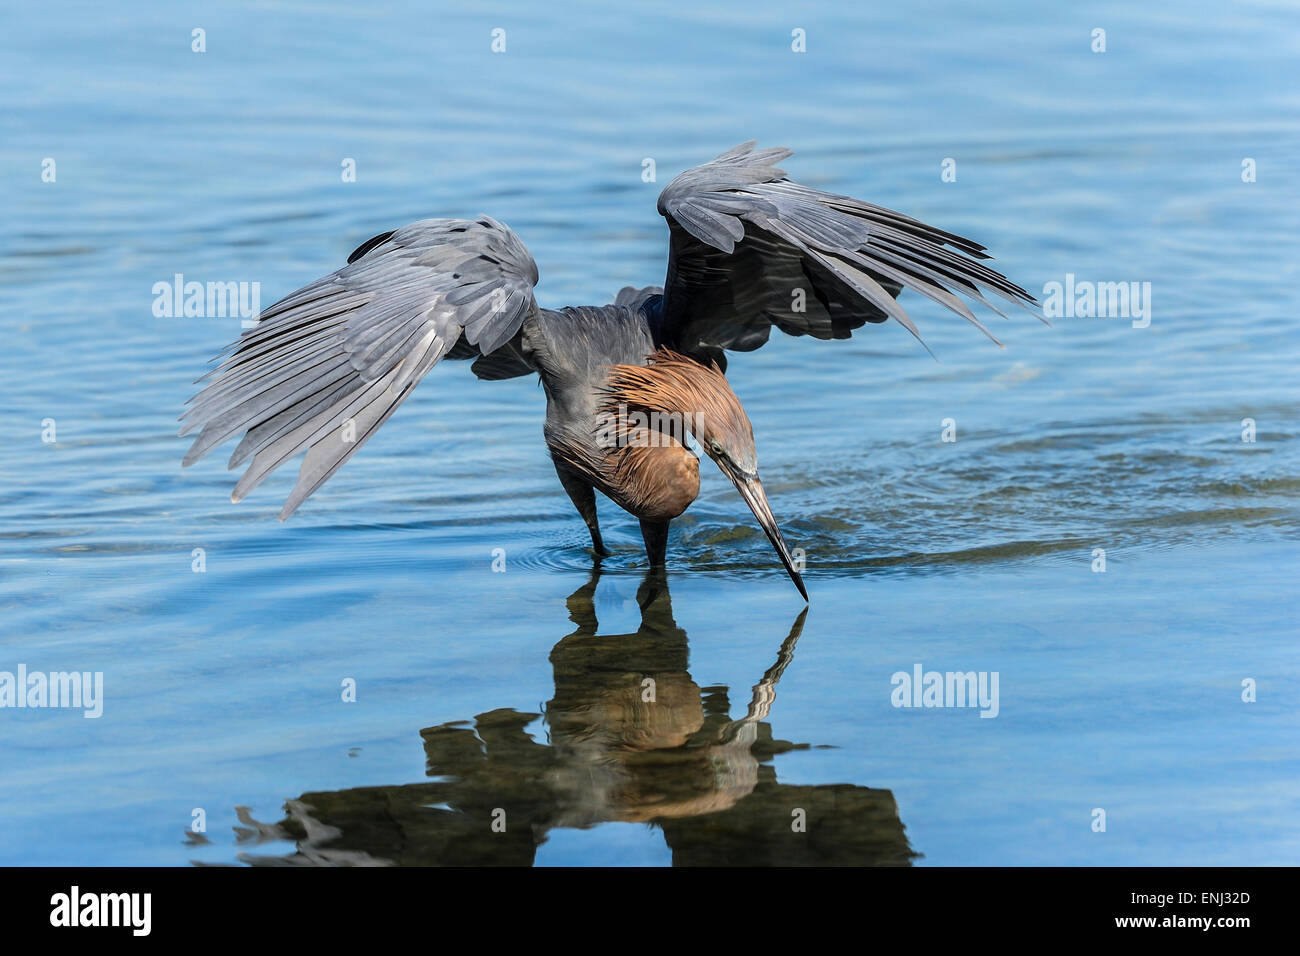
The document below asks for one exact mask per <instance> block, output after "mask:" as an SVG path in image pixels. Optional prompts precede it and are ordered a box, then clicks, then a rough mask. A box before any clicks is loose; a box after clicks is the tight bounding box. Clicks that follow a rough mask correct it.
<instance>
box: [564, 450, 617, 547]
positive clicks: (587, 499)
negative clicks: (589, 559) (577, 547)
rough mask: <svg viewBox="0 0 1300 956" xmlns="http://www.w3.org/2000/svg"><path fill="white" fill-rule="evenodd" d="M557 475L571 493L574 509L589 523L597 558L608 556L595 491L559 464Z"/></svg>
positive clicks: (588, 527)
mask: <svg viewBox="0 0 1300 956" xmlns="http://www.w3.org/2000/svg"><path fill="white" fill-rule="evenodd" d="M555 473H556V474H557V475H559V476H560V484H562V485H564V490H565V491H567V492H568V493H569V500H570V501H572V502H573V507H575V508H577V509H578V514H580V515H582V520H583V521H585V522H587V530H588V531H590V532H591V547H592V549H593V550H594V551H595V552H596V557H598V558H603V557H606V556H608V555H609V552H608V551H607V550H605V542H604V540H603V539H602V538H601V537H600V522H599V521H598V520H597V519H596V491H595V489H594V488H592V487H591V485H589V484H588V483H587V482H585V481H583V480H582V479H581V478H579V477H578V476H577V475H574V474H572V473H571V472H568V471H566V470H565V469H564V468H561V467H560V466H559V465H558V464H557V465H556V467H555Z"/></svg>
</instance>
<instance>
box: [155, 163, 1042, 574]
mask: <svg viewBox="0 0 1300 956" xmlns="http://www.w3.org/2000/svg"><path fill="white" fill-rule="evenodd" d="M753 146H754V144H753V143H747V144H744V145H742V146H739V147H736V148H735V149H733V150H729V151H728V152H727V153H724V154H722V155H721V156H719V157H718V158H717V159H715V160H713V161H712V162H710V163H706V164H704V165H703V166H699V167H696V168H695V169H691V170H688V171H687V172H685V173H683V174H682V175H680V176H678V177H677V179H675V180H674V181H673V182H672V183H671V184H670V185H669V186H668V187H667V188H666V189H665V190H664V192H663V194H662V195H661V196H660V200H659V211H660V212H661V213H662V214H663V215H664V217H665V218H666V219H667V220H668V223H669V226H670V230H671V246H670V254H669V265H668V273H667V278H666V281H665V285H664V287H663V288H658V287H648V288H644V289H639V290H638V289H635V288H632V287H629V288H626V289H624V290H623V291H622V292H621V293H619V296H618V298H617V300H616V301H615V303H614V304H611V305H605V306H580V307H570V308H565V309H560V310H551V309H542V308H539V307H538V305H537V303H536V300H535V299H534V298H533V292H532V290H533V287H534V286H535V285H536V283H537V280H538V272H537V267H536V265H535V264H534V262H533V260H532V257H531V256H530V255H529V253H528V251H527V249H526V248H525V247H524V246H523V243H522V242H521V241H520V240H519V238H518V237H517V236H516V235H515V234H514V233H513V232H511V231H510V230H509V229H508V228H506V227H505V226H503V225H501V224H500V223H498V222H496V221H495V220H492V219H489V218H487V217H482V218H479V219H477V220H454V219H441V220H439V219H431V220H422V221H420V222H416V223H412V224H411V225H409V226H406V227H403V228H402V229H398V230H394V231H393V232H388V233H383V234H381V235H378V236H375V237H374V238H373V239H371V240H368V241H367V242H365V243H363V244H362V245H361V246H360V247H359V248H358V249H357V250H356V251H355V252H354V253H353V254H352V256H350V257H349V259H348V264H347V265H346V266H344V267H343V268H341V269H339V270H338V271H337V272H335V273H333V274H332V275H330V276H326V277H325V278H323V279H320V280H317V281H316V282H314V283H311V284H309V285H307V286H305V287H303V288H302V289H300V290H298V291H297V292H295V293H293V294H291V295H290V296H288V297H286V298H285V299H282V300H281V301H280V302H277V303H276V304H275V305H273V306H271V308H270V309H268V310H266V311H265V312H264V313H263V315H262V317H261V321H260V322H259V324H258V325H257V326H256V327H255V328H253V329H250V330H249V331H248V332H246V333H245V334H244V336H243V337H242V338H241V339H240V341H239V342H237V343H236V344H235V345H234V346H232V348H231V349H230V350H228V351H229V354H228V355H226V357H225V358H224V360H223V361H222V362H221V364H220V365H219V366H218V368H217V369H215V370H214V372H215V376H216V377H215V379H214V380H213V381H212V382H210V383H209V384H208V385H207V386H206V387H205V388H204V389H203V391H202V392H201V393H200V394H199V395H198V396H196V397H195V399H194V400H193V402H194V404H193V405H192V406H191V408H190V409H189V410H188V411H187V412H186V413H185V415H184V416H183V418H185V419H187V423H186V425H185V426H184V427H183V428H182V431H181V434H186V433H188V432H190V431H192V430H194V429H197V428H200V427H201V428H202V431H201V432H200V434H199V436H198V437H197V439H196V440H195V442H194V445H193V447H192V448H191V449H190V452H189V453H188V454H187V456H186V459H185V463H186V464H190V463H192V462H193V461H195V460H197V459H198V458H200V457H202V456H203V455H205V454H206V453H207V452H208V451H210V450H211V449H212V448H213V447H215V446H216V445H217V444H220V443H221V442H222V441H224V440H225V439H226V438H228V437H230V436H231V435H234V434H237V433H240V432H243V433H244V437H243V440H242V441H241V442H240V444H239V446H238V447H237V448H236V449H235V452H234V454H233V455H232V457H231V461H230V466H231V467H234V466H235V465H237V464H240V463H241V462H243V461H246V460H249V459H251V464H250V465H249V468H248V471H247V472H246V473H245V474H244V476H243V478H241V479H240V481H239V483H238V484H237V485H236V487H235V492H234V494H233V495H232V498H233V500H239V499H240V498H241V497H243V495H245V494H246V493H247V492H248V491H250V490H252V488H254V487H256V485H257V484H259V483H260V482H261V481H262V480H263V479H264V478H265V477H266V476H267V475H268V474H269V473H270V472H271V471H273V470H274V469H276V468H277V467H279V465H281V464H282V463H284V462H285V461H286V460H288V459H289V458H291V457H294V456H295V455H297V454H299V453H302V452H303V451H306V456H305V458H304V460H303V464H302V467H301V470H300V472H299V478H298V483H297V485H296V486H295V488H294V490H293V492H292V493H291V494H290V496H289V499H288V501H287V502H286V504H285V506H284V509H283V511H282V512H281V518H285V517H288V515H289V514H291V513H292V512H293V511H294V510H295V509H296V508H297V507H298V505H299V504H301V503H302V501H303V500H304V499H305V498H306V497H307V496H308V495H310V494H311V493H312V492H313V491H315V490H316V488H318V487H319V486H320V485H321V484H322V483H323V482H324V481H325V480H326V479H328V478H329V477H330V475H332V474H333V473H334V472H335V471H336V470H337V469H338V468H339V467H340V466H341V465H342V464H343V463H344V462H346V461H347V460H348V458H350V457H351V455H352V454H353V453H354V452H355V451H356V450H357V448H359V447H360V446H361V445H362V444H363V443H364V442H365V441H366V440H367V439H368V438H369V437H370V435H372V434H373V433H374V431H375V430H376V429H377V428H378V427H379V426H380V425H381V424H383V422H384V421H386V420H387V418H388V417H389V415H391V414H392V412H393V411H394V409H396V407H397V405H398V404H400V403H401V402H402V401H403V400H404V399H405V397H406V396H407V395H408V394H409V393H410V391H411V389H413V388H414V387H415V385H416V384H417V383H418V382H419V380H420V379H421V378H422V377H423V375H424V374H425V373H426V372H427V371H429V369H431V368H432V367H433V366H434V365H435V364H437V363H438V362H439V361H440V360H441V359H443V358H450V359H473V360H474V362H473V366H472V368H473V370H474V373H475V375H477V376H478V377H479V378H480V379H487V380H493V379H503V378H513V377H517V376H520V375H529V374H533V373H536V374H537V375H538V376H539V378H540V380H541V383H542V386H543V388H544V389H545V392H546V403H547V404H546V419H545V426H544V435H545V439H546V444H547V447H548V449H549V451H550V454H551V458H552V460H553V461H554V463H555V468H556V471H557V473H558V475H559V477H560V480H561V483H562V484H563V486H564V488H565V490H566V491H567V492H568V494H569V496H570V498H571V499H572V501H573V503H574V505H575V507H576V508H577V509H578V512H579V513H580V514H581V515H582V517H583V519H584V521H586V523H587V527H588V529H589V530H590V532H591V538H592V544H593V547H594V549H595V551H596V553H597V555H601V554H604V553H605V547H604V543H603V541H602V539H601V535H600V530H599V526H598V524H597V520H596V507H595V492H597V491H599V492H600V493H602V494H604V495H606V496H607V497H609V498H610V499H612V500H613V501H615V502H616V503H617V504H619V505H620V506H621V507H623V508H624V509H625V510H627V511H628V512H630V513H631V514H633V515H635V516H636V517H637V518H638V519H640V522H641V529H642V532H643V535H644V538H645V544H646V551H647V554H648V556H649V558H650V562H651V564H652V565H656V566H657V565H661V564H663V562H664V557H665V548H666V542H667V533H668V524H669V522H670V521H671V520H672V519H673V518H675V517H677V516H678V515H680V514H681V513H682V512H683V511H684V510H685V509H686V508H687V507H688V506H689V505H690V504H691V502H692V501H694V500H695V498H696V496H697V495H698V493H699V487H700V476H699V462H698V459H697V458H696V456H695V455H694V454H693V453H692V452H691V451H690V450H689V448H688V447H687V443H688V442H689V441H690V438H694V440H695V441H696V442H698V444H699V446H700V448H701V449H702V450H703V451H704V452H705V453H706V454H708V455H709V457H710V458H712V459H713V460H714V461H715V462H716V463H717V464H718V466H719V467H720V468H721V470H722V471H723V473H724V474H726V475H727V477H728V478H729V479H730V480H731V481H732V482H733V484H735V486H736V488H737V490H738V491H739V492H740V494H741V496H742V497H743V498H744V499H745V501H746V503H747V504H748V505H749V506H750V508H751V509H752V510H753V511H754V514H755V516H756V517H757V518H758V520H759V523H760V524H761V525H762V527H763V530H764V531H765V533H766V534H767V536H768V538H769V539H770V540H771V542H772V544H773V546H774V547H775V548H776V550H777V552H778V554H779V555H780V557H781V559H782V563H783V564H784V565H785V567H786V570H787V571H788V572H789V574H790V576H791V578H792V579H793V580H794V582H795V584H796V586H797V587H798V588H799V590H800V593H802V594H804V597H805V598H806V597H807V593H806V591H805V590H804V586H803V582H802V580H801V578H800V575H799V573H798V569H797V568H796V566H795V563H794V561H793V559H792V557H791V555H790V552H789V549H788V548H787V547H786V544H785V541H784V540H783V539H782V537H781V533H780V531H779V530H778V529H777V525H776V519H775V518H774V517H773V516H772V512H771V509H770V507H769V506H768V503H767V499H766V496H765V494H764V492H763V487H762V484H761V482H760V481H759V479H758V459H757V452H756V449H755V445H754V437H753V430H752V427H751V425H750V422H749V418H748V416H747V415H746V414H745V411H744V408H743V407H742V406H741V404H740V401H739V399H737V397H736V395H735V393H734V392H733V391H732V389H731V387H730V385H729V384H728V382H727V379H726V377H725V375H724V372H725V370H726V367H727V362H726V356H725V351H727V350H731V351H751V350H753V349H755V348H758V347H759V346H761V345H762V344H763V343H764V342H766V341H767V338H768V336H769V334H770V330H771V328H772V327H773V326H775V327H777V328H779V329H780V330H781V331H783V332H786V333H788V334H791V335H811V336H813V337H815V338H819V339H834V338H848V337H849V336H850V335H851V333H852V331H853V330H855V329H857V328H860V327H861V326H862V325H864V324H866V323H879V322H884V321H885V320H886V319H888V318H891V317H892V318H894V319H896V320H897V321H898V322H900V323H901V324H902V325H904V326H905V327H906V328H907V329H908V330H909V331H910V332H912V334H913V335H916V328H915V326H914V325H913V324H912V322H911V320H910V318H909V317H908V316H907V314H906V313H905V312H904V311H903V310H902V308H901V307H900V306H899V305H898V304H897V303H896V302H895V301H894V298H895V297H896V296H897V295H898V294H899V292H900V291H901V290H902V289H903V288H910V289H913V290H915V291H918V292H920V293H921V294H922V295H924V296H926V297H927V298H930V299H931V300H933V301H935V302H938V303H940V304H942V305H944V306H945V307H946V308H948V309H951V310H952V311H954V312H957V313H958V314H960V315H962V316H963V317H965V318H966V319H967V320H969V321H970V322H972V323H973V324H975V325H976V326H978V327H979V328H981V329H983V326H982V325H980V323H979V321H978V320H977V319H976V318H975V316H974V315H973V314H972V313H971V312H970V310H969V308H968V307H967V306H966V305H965V303H963V302H962V300H961V299H959V298H958V297H957V296H956V295H954V294H953V292H952V291H950V289H949V288H948V287H949V286H951V287H953V288H955V289H956V290H957V291H958V292H961V293H962V294H964V295H966V296H968V297H970V298H973V299H975V300H977V301H979V302H982V303H984V304H985V305H988V304H989V303H988V301H987V300H986V299H985V297H984V295H983V294H982V291H981V290H985V291H992V292H993V293H995V294H997V295H999V296H1001V297H1003V298H1004V299H1007V300H1008V301H1011V302H1014V303H1017V304H1022V305H1023V304H1025V303H1027V302H1032V301H1033V298H1032V296H1030V295H1029V294H1028V293H1027V292H1025V291H1024V290H1023V289H1021V288H1020V287H1018V286H1016V285H1014V284H1012V283H1010V282H1009V281H1008V280H1007V279H1005V278H1004V277H1003V276H1001V275H1000V274H998V273H996V272H994V271H992V270H990V269H988V268H987V267H985V266H983V265H982V264H980V262H979V261H978V260H979V259H982V258H987V256H986V255H985V254H984V252H983V247H981V246H978V245H976V244H975V243H972V242H970V241H969V240H966V239H962V238H960V237H958V236H953V235H951V234H950V233H946V232H942V231H941V230H937V229H934V228H932V227H930V226H926V225H924V224H923V223H920V222H918V221H916V220H914V219H910V218H908V217H906V216H903V215H901V214H899V213H894V212H891V211H889V210H887V209H883V208H881V207H878V206H873V205H871V204H868V203H863V202H860V201H859V200H855V199H850V198H848V197H844V196H835V195H832V194H828V193H823V192H819V191H816V190H812V189H808V188H806V187H803V186H799V185H798V184H796V183H793V182H791V181H790V180H788V179H786V178H785V174H784V173H783V172H782V171H781V170H779V169H776V168H775V167H774V166H772V163H773V162H774V161H776V160H779V159H781V158H783V157H784V156H786V155H788V152H789V151H788V150H783V149H766V150H754V148H753ZM990 307H991V306H990ZM995 311H996V310H995ZM985 331H986V332H987V330H985ZM991 337H992V336H990V338H991ZM918 338H919V336H918ZM995 341H996V340H995ZM209 374H210V375H211V374H214V373H209ZM688 436H689V437H688Z"/></svg>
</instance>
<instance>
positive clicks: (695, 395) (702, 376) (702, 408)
mask: <svg viewBox="0 0 1300 956" xmlns="http://www.w3.org/2000/svg"><path fill="white" fill-rule="evenodd" d="M610 396H611V398H612V399H615V400H617V401H620V402H624V403H626V404H628V405H630V406H636V407H639V408H644V409H647V410H650V411H654V412H659V413H661V414H668V415H680V416H681V427H683V428H684V429H685V430H686V431H689V432H690V433H691V434H692V435H694V436H695V440H696V442H698V443H699V446H700V448H701V449H702V450H703V451H704V453H705V454H706V455H708V456H709V457H710V458H712V459H713V461H714V463H715V464H717V466H718V468H719V470H721V472H722V473H723V474H724V475H726V476H727V477H728V478H729V479H730V480H731V483H732V484H733V485H735V486H736V490H737V491H739V492H740V496H741V497H742V498H743V499H745V504H747V505H749V508H750V510H751V511H753V512H754V517H755V518H757V519H758V523H759V526H760V527H761V528H762V529H763V533H764V534H766V535H767V539H768V540H769V541H771V542H772V547H773V548H775V549H776V553H777V555H778V556H779V557H780V558H781V563H782V564H783V565H784V566H785V570H786V573H787V574H789V575H790V580H792V581H793V582H794V586H795V587H797V588H798V589H799V593H800V594H801V595H803V599H804V600H805V601H806V600H808V591H807V589H805V588H804V584H803V578H802V577H801V576H800V574H799V571H798V570H797V569H796V568H795V564H794V558H793V556H792V555H791V554H790V548H789V547H788V546H787V545H786V543H785V539H784V538H783V537H782V536H781V529H780V528H779V527H777V523H776V516H775V515H773V514H772V507H771V505H769V504H768V503H767V494H766V493H765V492H764V491H763V483H762V482H761V481H760V480H759V477H758V450H757V448H756V447H755V445H754V427H753V425H751V424H750V421H749V416H748V415H746V414H745V409H744V406H742V405H741V404H740V399H739V398H737V397H736V393H735V392H733V391H732V390H731V385H730V384H729V383H728V382H727V379H726V376H725V375H723V374H722V372H721V371H720V370H719V369H718V368H717V367H716V366H714V365H704V364H701V363H700V362H697V361H695V360H694V359H690V358H687V357H685V356H683V355H678V354H676V353H674V352H670V351H668V350H666V349H660V350H659V351H657V352H655V353H654V355H653V356H651V361H650V364H649V365H648V366H645V367H638V366H630V365H620V366H616V367H615V368H614V370H613V374H612V376H611V383H610Z"/></svg>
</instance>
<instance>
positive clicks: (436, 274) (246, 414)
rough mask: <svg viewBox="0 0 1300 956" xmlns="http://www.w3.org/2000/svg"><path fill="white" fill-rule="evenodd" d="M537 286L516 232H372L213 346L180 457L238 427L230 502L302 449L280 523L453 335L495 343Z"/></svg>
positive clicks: (466, 226)
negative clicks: (189, 442) (344, 260)
mask: <svg viewBox="0 0 1300 956" xmlns="http://www.w3.org/2000/svg"><path fill="white" fill-rule="evenodd" d="M536 284H537V266H536V264H535V263H534V262H533V258H532V256H530V255H529V254H528V250H527V249H526V248H524V244H523V243H522V242H521V241H520V240H519V237H518V236H516V235H515V234H514V233H513V232H511V231H510V229H509V228H507V227H506V226H503V225H502V224H501V223H499V222H497V221H496V220H494V219H489V218H488V217H486V216H484V217H481V218H479V219H477V220H472V219H425V220H422V221H420V222H415V223H411V224H410V225H409V226H404V227H402V228H401V229H398V230H396V231H394V232H391V233H384V234H382V235H379V236H375V237H374V238H373V239H371V240H369V241H368V242H366V243H364V244H362V245H361V246H360V247H359V248H358V249H357V250H356V252H354V253H353V254H352V255H351V256H350V257H349V258H348V264H347V265H345V266H344V267H343V268H341V269H339V270H338V271H337V272H334V273H332V274H331V275H328V276H325V277H324V278H323V279H318V280H316V281H315V282H313V283H311V284H310V285H307V286H304V287H303V288H301V289H299V290H298V291H297V292H294V293H293V294H292V295H289V296H287V297H286V298H284V299H281V300H280V301H279V302H277V303H276V304H275V305H273V306H271V307H270V308H269V309H266V310H265V311H264V312H263V313H262V315H261V320H260V321H259V322H258V324H257V325H256V326H255V327H253V328H251V329H249V330H248V331H246V332H245V333H244V334H243V335H242V336H241V337H240V339H239V341H238V342H236V343H235V344H234V345H232V346H231V347H230V348H229V349H227V350H226V352H224V353H222V355H223V356H224V360H222V361H221V363H220V364H219V365H218V366H217V368H215V369H214V370H213V371H212V372H209V373H208V375H206V376H204V379H210V381H208V384H207V385H206V386H205V387H204V388H203V390H202V391H201V392H200V393H199V394H198V395H196V396H195V397H194V398H192V399H191V400H190V401H191V403H192V404H191V406H190V408H189V409H188V410H187V411H186V412H185V414H184V415H182V416H181V418H182V421H183V422H184V423H185V424H184V426H183V427H182V428H181V432H180V433H181V434H182V435H186V434H189V433H190V432H193V431H195V430H197V429H200V428H201V429H202V431H200V432H199V435H198V438H196V439H195V441H194V444H193V446H191V448H190V450H189V453H188V454H186V456H185V462H184V463H185V464H186V465H190V464H193V463H194V462H196V461H198V460H199V459H200V458H202V457H203V456H204V455H206V454H207V453H208V452H209V451H211V450H212V449H213V448H214V447H215V446H217V445H219V444H221V443H222V442H223V441H225V440H226V439H227V438H229V437H230V436H231V435H234V434H237V433H240V432H243V433H244V437H243V440H242V441H241V442H240V443H239V446H238V447H237V448H236V449H235V452H234V454H233V455H231V458H230V467H231V468H234V467H235V466H236V465H239V464H241V463H242V462H244V461H246V460H248V459H249V458H252V463H251V464H250V465H249V467H248V470H247V471H246V472H244V475H243V477H242V478H241V479H240V480H239V483H238V484H237V485H236V486H235V490H234V493H233V494H232V495H231V500H233V501H239V500H240V499H241V498H243V497H244V496H245V495H246V494H248V492H249V491H251V490H252V489H253V488H255V487H257V485H259V484H260V483H261V482H262V480H263V479H264V478H266V476H267V475H268V474H270V473H271V472H272V471H273V470H275V469H276V468H278V467H279V466H280V465H282V464H283V463H284V462H285V461H287V460H288V459H290V458H292V457H293V456H295V455H297V454H298V453H300V452H302V451H304V450H305V451H306V452H307V455H306V457H305V458H304V459H303V462H302V468H301V470H300V471H299V473H298V483H297V484H296V485H295V486H294V489H293V491H292V493H291V494H290V495H289V499H288V501H286V502H285V505H284V509H283V510H282V511H281V512H280V518H281V520H283V519H284V518H287V517H288V516H289V515H290V514H292V513H293V511H294V509H296V508H297V507H298V505H300V504H301V503H302V502H303V500H304V499H305V498H306V497H307V496H308V495H310V494H311V493H312V492H313V491H315V490H316V489H317V488H319V487H320V486H321V485H322V484H323V483H324V482H325V480H326V479H328V478H329V477H330V476H331V475H332V474H334V472H336V471H338V469H339V467H340V466H341V465H342V464H343V463H344V462H345V461H347V460H348V459H349V458H351V457H352V455H353V453H354V452H355V451H356V450H357V449H358V448H360V447H361V446H362V445H363V444H365V442H366V440H367V439H368V438H369V437H370V436H371V435H373V434H374V432H375V430H376V429H377V428H379V426H380V425H382V424H383V423H384V422H385V421H386V420H387V419H388V416H389V415H391V414H392V413H393V411H394V409H396V408H397V406H398V405H400V404H401V403H402V400H403V399H405V398H406V396H407V395H409V394H410V393H411V390H412V389H413V388H415V386H416V385H417V384H418V383H419V381H420V379H421V378H422V377H423V376H424V374H425V373H426V372H427V371H429V369H431V368H432V367H433V366H434V365H435V364H437V362H438V360H439V359H441V358H442V357H443V356H444V355H446V354H447V353H448V352H449V351H450V350H451V349H452V348H453V347H454V346H456V345H457V343H458V342H460V343H461V348H462V351H465V350H466V349H467V348H468V349H471V350H472V351H473V352H476V353H478V354H481V355H484V356H488V355H490V354H491V353H493V352H495V351H496V350H497V349H498V348H499V347H500V346H502V345H503V344H505V343H507V342H508V341H509V340H510V339H511V338H512V337H513V336H514V334H515V333H516V332H518V331H519V327H520V326H521V325H522V324H523V323H524V321H525V320H526V319H527V318H528V317H529V316H530V315H533V314H535V313H536V311H537V302H536V300H535V299H534V298H533V287H534V286H535V285H536ZM219 357H220V356H219ZM204 379H200V381H203V380H204Z"/></svg>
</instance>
